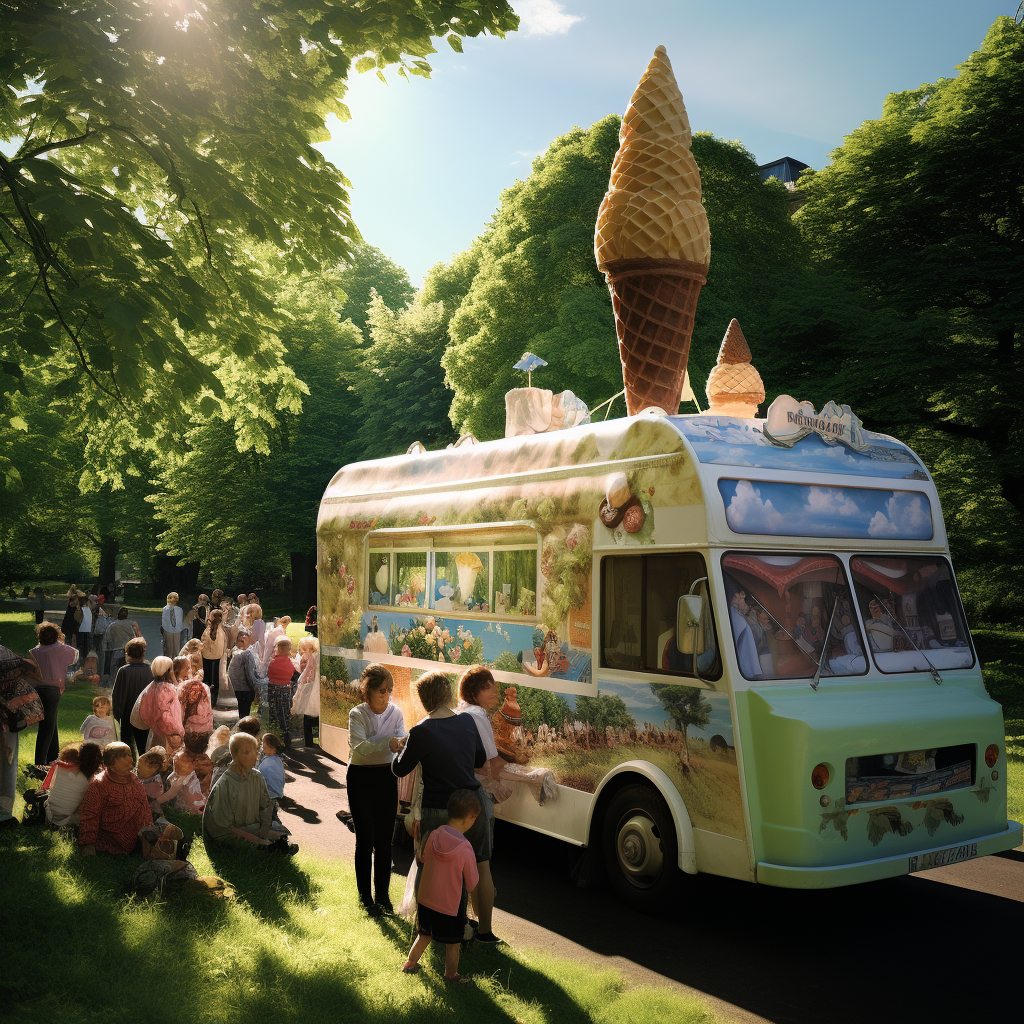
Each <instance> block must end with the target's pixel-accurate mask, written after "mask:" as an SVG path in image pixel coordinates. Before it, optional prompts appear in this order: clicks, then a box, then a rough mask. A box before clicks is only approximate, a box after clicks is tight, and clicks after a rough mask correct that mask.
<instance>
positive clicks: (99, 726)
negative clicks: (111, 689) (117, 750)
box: [78, 696, 117, 747]
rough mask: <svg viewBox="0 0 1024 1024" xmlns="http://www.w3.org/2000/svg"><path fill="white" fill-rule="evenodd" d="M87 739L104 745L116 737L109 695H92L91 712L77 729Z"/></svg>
mask: <svg viewBox="0 0 1024 1024" xmlns="http://www.w3.org/2000/svg"><path fill="white" fill-rule="evenodd" d="M78 731H79V732H80V733H81V734H82V735H83V736H84V737H85V739H87V740H91V741H92V742H93V743H98V744H99V745H100V746H101V747H105V746H106V745H107V744H108V743H113V742H114V741H115V740H116V739H117V726H115V725H114V718H113V706H112V705H111V703H110V698H109V697H102V696H101V697H93V699H92V714H91V715H89V716H88V717H87V718H86V720H85V721H84V722H83V723H82V725H81V727H80V728H79V730H78Z"/></svg>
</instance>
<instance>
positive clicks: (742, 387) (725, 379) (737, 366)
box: [707, 363, 764, 405]
mask: <svg viewBox="0 0 1024 1024" xmlns="http://www.w3.org/2000/svg"><path fill="white" fill-rule="evenodd" d="M707 395H708V398H709V399H710V400H712V401H714V400H715V399H718V398H723V397H727V398H740V397H750V398H752V399H753V398H756V399H757V403H758V404H759V405H760V403H761V402H763V401H764V384H763V383H762V382H761V375H760V374H759V373H758V372H757V370H755V369H754V367H753V366H751V365H750V363H719V365H718V366H716V367H715V368H714V369H713V370H712V371H711V375H710V376H709V377H708V387H707Z"/></svg>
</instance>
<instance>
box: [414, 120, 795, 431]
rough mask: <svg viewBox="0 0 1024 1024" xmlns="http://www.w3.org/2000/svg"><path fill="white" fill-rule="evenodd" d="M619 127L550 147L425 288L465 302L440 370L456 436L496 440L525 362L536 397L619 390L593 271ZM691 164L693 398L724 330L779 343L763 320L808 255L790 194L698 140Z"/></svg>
mask: <svg viewBox="0 0 1024 1024" xmlns="http://www.w3.org/2000/svg"><path fill="white" fill-rule="evenodd" d="M619 123H620V120H619V118H618V117H617V116H609V117H606V118H605V119H604V120H602V121H598V122H597V123H596V124H594V125H593V126H591V128H589V129H587V130H586V131H584V130H582V129H579V128H576V129H574V130H573V131H572V132H570V133H569V134H567V135H564V136H561V137H560V138H558V139H556V140H555V141H554V142H552V144H551V145H550V147H549V148H548V151H547V152H546V153H545V154H544V155H543V156H541V157H538V158H537V159H536V160H535V161H534V164H533V170H532V173H531V174H530V176H529V177H528V178H527V179H526V180H525V181H521V182H517V183H516V184H515V185H514V186H512V188H510V189H508V190H506V191H505V192H504V193H502V196H501V203H500V206H499V208H498V211H497V213H496V214H495V216H494V219H493V221H492V222H491V224H490V225H489V226H488V228H487V230H486V231H485V232H484V233H483V234H482V235H481V236H480V237H479V238H478V239H477V240H476V242H475V243H474V246H473V248H472V249H471V250H470V251H469V252H468V253H464V254H462V255H461V256H460V257H457V259H456V260H455V261H453V263H452V264H451V265H450V266H449V267H448V268H435V269H434V270H432V271H431V273H430V275H428V278H427V281H426V284H425V291H426V292H427V293H428V294H430V295H431V296H434V295H439V294H440V293H441V292H442V291H443V290H445V289H447V291H448V293H449V294H453V296H455V297H460V298H461V302H460V305H459V307H458V310H457V311H456V312H455V313H454V315H453V316H452V322H451V327H450V334H451V342H452V343H451V345H450V346H449V348H448V350H447V352H446V353H445V356H444V360H443V362H444V366H445V370H446V374H447V381H448V384H449V387H451V388H452V389H453V390H454V392H455V398H454V400H453V403H452V410H451V417H452V422H453V423H455V424H456V425H457V426H459V427H460V428H461V429H463V430H472V431H473V433H475V434H477V436H478V437H481V438H491V437H498V436H501V435H502V434H503V433H504V410H505V404H504V396H505V392H506V391H507V390H509V388H512V387H517V386H520V385H521V384H522V383H523V381H522V379H521V376H520V375H518V374H517V373H516V371H514V370H513V369H512V364H513V363H514V362H516V360H518V358H519V357H520V356H521V355H522V353H523V351H524V350H525V349H529V350H530V351H532V352H535V353H536V354H537V355H539V356H541V357H542V358H543V359H545V360H547V362H548V364H549V365H548V367H547V368H546V369H544V370H543V371H542V372H541V373H540V374H539V375H538V377H537V380H536V383H537V384H538V385H540V386H543V387H548V388H551V389H552V390H554V391H560V390H563V389H565V388H569V389H571V390H573V391H575V392H576V393H577V394H578V395H580V396H581V397H582V398H583V399H584V400H585V401H586V402H587V403H588V404H590V405H595V404H597V403H599V402H601V401H602V400H604V399H606V398H609V397H611V396H612V395H613V394H615V393H616V392H617V391H619V390H620V389H621V387H622V373H621V369H620V365H619V357H618V349H617V344H616V338H615V323H614V317H613V314H612V306H611V299H610V298H609V295H608V289H607V286H606V284H605V280H604V277H603V275H601V274H600V273H599V272H598V269H597V265H596V263H595V261H594V225H595V222H596V219H597V211H598V207H599V206H600V204H601V199H602V198H603V196H604V193H605V190H606V189H607V188H608V178H609V173H610V170H611V164H612V159H613V158H614V156H615V152H616V149H617V148H618V131H619ZM693 151H694V155H695V156H696V158H697V162H698V164H699V166H700V168H701V177H702V180H703V186H704V203H705V206H706V209H707V213H708V219H709V221H710V223H711V237H712V243H711V245H712V259H711V270H710V273H709V276H708V283H707V285H706V286H705V287H704V289H703V290H702V292H701V298H700V304H699V305H698V307H697V321H696V324H695V328H694V335H693V343H692V346H691V350H690V352H691V354H690V367H691V369H690V375H691V381H692V382H693V384H694V387H695V389H697V390H698V391H699V388H700V384H701V383H702V382H703V380H704V379H705V378H706V375H707V373H708V372H710V369H711V367H712V366H713V365H714V360H715V355H716V354H717V350H718V345H719V342H720V341H721V337H722V334H723V333H724V331H725V328H726V327H727V325H728V323H729V320H730V319H731V318H732V317H734V316H735V317H738V318H739V319H740V321H741V322H742V323H743V325H744V330H745V331H746V332H747V335H748V337H749V338H750V339H751V342H752V344H753V345H754V347H755V349H756V350H757V351H762V350H767V349H769V348H771V346H772V344H773V342H774V341H775V340H776V339H775V338H774V337H766V336H765V334H764V331H765V328H767V327H769V326H770V325H772V321H771V320H770V311H771V308H772V305H773V304H774V303H775V302H776V300H777V295H778V293H779V290H780V288H781V287H783V286H784V284H785V281H786V279H787V276H788V275H789V273H790V272H791V270H792V268H793V266H794V265H795V264H798V263H799V260H800V258H801V253H802V246H801V242H800V237H799V234H798V232H797V231H796V229H795V228H794V227H793V225H792V223H791V221H790V219H789V216H788V214H787V197H788V193H787V192H786V190H785V189H784V187H783V186H782V185H780V184H779V183H778V182H776V181H769V182H762V181H761V179H760V175H759V173H758V169H757V163H756V161H755V160H754V158H753V157H752V156H751V154H750V153H748V152H747V151H746V150H745V149H743V147H742V146H740V145H739V144H738V143H730V142H723V141H722V140H720V139H716V138H714V136H711V135H708V134H702V133H698V134H697V135H695V136H694V139H693ZM467 280H468V282H469V283H468V286H467V284H466V282H467ZM772 326H774V325H772ZM619 409H620V410H621V406H620V407H619Z"/></svg>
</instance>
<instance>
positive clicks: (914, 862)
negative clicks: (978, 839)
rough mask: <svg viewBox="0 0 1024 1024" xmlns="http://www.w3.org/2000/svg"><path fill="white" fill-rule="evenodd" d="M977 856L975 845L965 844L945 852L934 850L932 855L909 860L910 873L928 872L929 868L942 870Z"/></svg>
mask: <svg viewBox="0 0 1024 1024" xmlns="http://www.w3.org/2000/svg"><path fill="white" fill-rule="evenodd" d="M977 856H978V844H977V843H965V844H964V845H963V846H951V847H949V849H947V850H936V851H935V852H934V853H920V854H918V855H917V856H916V857H911V858H910V870H911V871H928V870H929V869H931V868H944V867H946V865H947V864H959V863H960V861H962V860H971V859H972V858H973V857H977Z"/></svg>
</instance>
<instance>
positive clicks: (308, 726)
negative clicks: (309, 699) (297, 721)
mask: <svg viewBox="0 0 1024 1024" xmlns="http://www.w3.org/2000/svg"><path fill="white" fill-rule="evenodd" d="M319 723H320V719H319V718H318V717H317V716H316V715H303V716H302V742H303V743H305V744H306V746H307V747H311V746H313V726H314V725H315V726H316V727H317V730H318V731H319V729H320V724H319Z"/></svg>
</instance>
